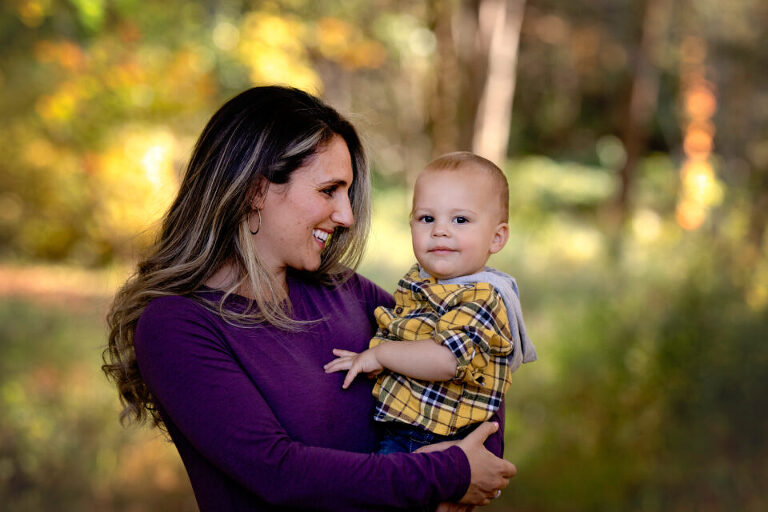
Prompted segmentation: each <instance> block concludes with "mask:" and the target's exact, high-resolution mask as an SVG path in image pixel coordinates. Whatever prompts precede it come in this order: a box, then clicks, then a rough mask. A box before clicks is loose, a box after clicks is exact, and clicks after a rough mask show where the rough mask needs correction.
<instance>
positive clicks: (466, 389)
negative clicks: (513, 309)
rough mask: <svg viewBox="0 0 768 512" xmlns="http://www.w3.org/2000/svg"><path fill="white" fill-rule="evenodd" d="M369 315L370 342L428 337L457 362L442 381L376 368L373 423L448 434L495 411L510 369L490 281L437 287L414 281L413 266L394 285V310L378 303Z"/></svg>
mask: <svg viewBox="0 0 768 512" xmlns="http://www.w3.org/2000/svg"><path fill="white" fill-rule="evenodd" d="M374 314H375V316H376V321H377V323H378V325H379V329H378V331H377V332H376V336H375V337H374V338H373V339H372V340H371V342H370V346H371V347H374V346H376V345H379V344H381V343H386V342H397V341H415V340H425V339H433V340H434V341H435V343H438V344H441V345H445V346H446V347H448V348H449V349H450V350H451V352H453V354H454V355H455V356H456V361H457V367H456V376H455V377H454V378H453V380H450V381H445V382H430V381H424V380H418V379H412V378H410V377H406V376H404V375H401V374H398V373H394V372H391V371H388V370H385V371H384V372H382V373H381V374H380V375H379V377H378V378H377V380H376V385H375V386H374V388H373V395H374V396H375V397H376V399H377V403H376V412H375V415H374V419H375V420H377V421H400V422H403V423H407V424H411V425H415V426H419V427H421V428H424V429H426V430H429V431H431V432H434V433H435V434H439V435H452V434H454V433H456V432H457V431H458V430H459V429H461V428H463V427H466V426H468V425H471V424H475V423H479V422H482V421H486V420H487V419H489V418H490V417H491V415H492V414H493V413H494V412H496V411H497V410H498V409H499V407H500V406H501V400H502V398H503V397H504V393H505V392H506V391H507V389H508V388H509V383H510V377H511V373H512V372H511V370H510V367H509V361H508V357H507V356H509V354H510V353H511V352H512V342H511V341H510V340H512V333H511V332H510V330H509V321H508V319H507V310H506V307H505V306H504V301H503V299H502V298H501V296H500V295H499V293H498V292H497V291H496V289H495V288H493V287H492V286H491V285H490V284H488V283H476V284H474V285H463V284H438V283H437V281H436V280H435V278H433V277H429V278H428V279H423V278H420V277H419V267H418V265H414V266H413V267H412V268H411V270H410V271H408V274H406V275H405V276H404V277H403V278H402V279H401V280H400V282H399V283H398V286H397V290H396V291H395V307H394V308H385V307H383V306H380V307H378V308H376V311H375V313H374Z"/></svg>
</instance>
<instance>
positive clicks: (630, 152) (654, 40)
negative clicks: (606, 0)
mask: <svg viewBox="0 0 768 512" xmlns="http://www.w3.org/2000/svg"><path fill="white" fill-rule="evenodd" d="M638 1H639V4H638V7H639V9H638V10H639V12H640V15H639V16H637V17H636V19H637V20H638V25H637V26H636V27H635V30H634V32H635V33H636V34H637V36H636V37H637V45H636V46H635V55H634V62H633V67H632V76H631V85H630V93H629V102H628V105H627V107H626V112H627V114H626V121H625V123H624V130H623V133H622V142H623V143H624V148H625V150H626V155H627V157H626V161H625V163H624V166H623V167H622V168H621V170H620V172H619V177H620V182H619V191H618V197H617V198H616V206H617V210H618V212H617V213H618V215H617V217H618V218H617V222H618V225H619V226H621V225H623V224H624V223H625V222H626V220H627V219H628V217H629V215H630V212H631V209H632V204H631V203H632V186H633V184H634V180H635V173H636V171H637V164H638V161H639V160H640V157H641V156H642V155H643V154H644V153H645V152H646V149H647V145H648V138H649V134H650V131H651V120H652V118H653V115H654V113H655V112H656V107H657V104H658V91H659V71H658V66H657V65H656V63H655V62H654V60H655V54H656V53H657V49H658V48H659V45H660V44H661V43H662V42H663V37H664V28H665V27H666V25H667V18H668V16H669V14H668V11H667V2H666V1H665V0H638Z"/></svg>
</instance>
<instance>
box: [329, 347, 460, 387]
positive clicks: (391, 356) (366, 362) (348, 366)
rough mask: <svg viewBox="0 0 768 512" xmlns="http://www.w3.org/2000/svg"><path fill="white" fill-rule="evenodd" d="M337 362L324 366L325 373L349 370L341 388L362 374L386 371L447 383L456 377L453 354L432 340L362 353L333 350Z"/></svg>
mask: <svg viewBox="0 0 768 512" xmlns="http://www.w3.org/2000/svg"><path fill="white" fill-rule="evenodd" d="M333 355H335V356H336V359H334V360H333V361H331V362H330V363H328V364H326V365H325V366H324V369H325V372H326V373H331V372H338V371H343V370H347V376H346V378H345V379H344V384H343V385H342V387H343V388H344V389H346V388H348V387H349V385H350V384H351V383H352V381H353V380H354V379H355V377H356V376H357V375H358V374H360V373H367V374H368V375H369V376H374V375H378V374H379V373H381V371H382V370H383V369H385V368H386V369H388V370H391V371H393V372H396V373H399V374H401V375H405V376H407V377H411V378H413V379H420V380H429V381H444V380H450V379H452V378H454V377H455V376H456V357H455V356H454V355H453V352H451V351H450V349H448V348H447V347H445V346H443V345H438V344H437V343H435V342H434V341H433V340H419V341H398V342H391V343H382V344H380V345H376V346H375V347H373V348H369V349H368V350H364V351H363V352H360V353H359V354H358V353H356V352H351V351H349V350H341V349H334V350H333Z"/></svg>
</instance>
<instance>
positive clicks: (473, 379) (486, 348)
mask: <svg viewBox="0 0 768 512" xmlns="http://www.w3.org/2000/svg"><path fill="white" fill-rule="evenodd" d="M507 325H508V320H507V316H506V309H505V307H504V302H503V301H502V299H501V297H500V296H499V294H498V292H496V290H495V289H494V288H493V287H492V286H490V285H488V284H484V283H479V284H477V285H476V286H474V287H470V288H467V289H466V291H465V292H464V293H463V294H462V296H461V299H460V300H459V303H458V306H457V307H455V308H453V309H451V310H449V311H448V312H446V313H445V314H443V315H441V316H440V318H439V319H438V322H437V326H436V329H435V341H437V342H438V343H440V344H442V345H445V346H446V347H447V348H448V349H449V350H450V351H451V352H453V354H454V356H456V361H457V365H456V376H455V377H454V380H456V381H463V382H464V383H466V384H470V385H476V386H482V387H487V388H489V389H488V390H489V391H490V390H494V391H497V392H501V393H503V392H504V391H505V390H506V387H507V384H508V379H507V376H506V369H507V365H506V364H503V362H502V364H498V363H499V362H501V360H505V359H506V357H507V356H508V355H509V354H510V353H511V352H512V343H511V342H510V340H509V339H508V336H509V333H505V332H504V326H507ZM491 358H494V361H493V363H495V364H492V361H491Z"/></svg>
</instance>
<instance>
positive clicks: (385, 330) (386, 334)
mask: <svg viewBox="0 0 768 512" xmlns="http://www.w3.org/2000/svg"><path fill="white" fill-rule="evenodd" d="M381 334H382V335H383V336H389V331H388V330H387V329H383V330H382V331H381Z"/></svg>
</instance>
